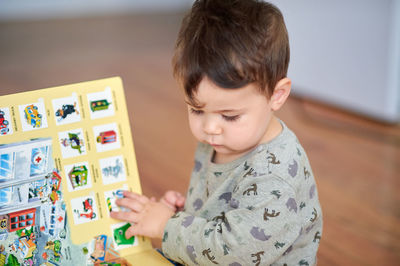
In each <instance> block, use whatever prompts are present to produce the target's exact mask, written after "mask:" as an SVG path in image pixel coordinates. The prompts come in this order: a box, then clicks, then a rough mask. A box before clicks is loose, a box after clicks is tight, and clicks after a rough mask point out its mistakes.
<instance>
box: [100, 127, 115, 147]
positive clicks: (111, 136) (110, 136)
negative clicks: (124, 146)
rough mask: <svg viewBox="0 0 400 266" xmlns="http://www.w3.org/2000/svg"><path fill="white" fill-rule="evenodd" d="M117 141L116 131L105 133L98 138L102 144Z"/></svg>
mask: <svg viewBox="0 0 400 266" xmlns="http://www.w3.org/2000/svg"><path fill="white" fill-rule="evenodd" d="M116 141H117V133H116V132H115V131H114V130H108V131H103V132H101V133H100V134H99V136H97V142H98V143H101V144H108V143H114V142H116Z"/></svg>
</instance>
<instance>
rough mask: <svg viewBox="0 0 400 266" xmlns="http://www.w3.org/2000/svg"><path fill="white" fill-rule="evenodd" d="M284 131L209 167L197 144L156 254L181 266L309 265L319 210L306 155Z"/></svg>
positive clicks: (203, 147) (208, 150) (207, 153)
mask: <svg viewBox="0 0 400 266" xmlns="http://www.w3.org/2000/svg"><path fill="white" fill-rule="evenodd" d="M281 124H282V126H283V130H282V132H281V133H280V135H279V136H277V137H276V138H274V139H273V140H272V141H270V142H269V143H264V144H261V145H259V146H257V147H256V148H255V149H253V150H252V151H251V152H249V153H248V154H246V155H244V156H242V157H241V158H239V159H237V160H235V161H233V162H229V163H225V164H214V163H212V156H213V153H214V151H213V148H212V146H210V145H207V144H203V143H200V144H199V145H198V148H197V150H196V154H195V166H194V169H193V173H192V177H191V181H190V187H189V190H188V193H187V199H186V203H185V209H184V211H181V212H177V213H176V214H175V215H174V216H173V217H172V218H171V219H169V220H168V223H167V225H166V227H165V230H164V237H163V242H162V250H163V252H164V254H165V255H166V256H167V257H169V258H171V259H172V260H174V261H177V262H180V263H182V264H187V265H214V264H220V265H231V266H239V265H243V266H245V265H271V264H272V265H285V264H286V265H314V264H316V253H317V249H318V245H319V241H320V239H321V234H322V213H321V207H320V204H319V201H318V193H317V187H316V183H315V180H314V176H313V174H312V170H311V167H310V164H309V161H308V158H307V155H306V153H305V151H304V149H303V148H302V146H301V145H300V143H299V141H298V139H297V137H296V136H295V135H294V133H293V132H292V131H291V130H290V129H288V128H287V127H286V125H285V124H284V123H283V122H281Z"/></svg>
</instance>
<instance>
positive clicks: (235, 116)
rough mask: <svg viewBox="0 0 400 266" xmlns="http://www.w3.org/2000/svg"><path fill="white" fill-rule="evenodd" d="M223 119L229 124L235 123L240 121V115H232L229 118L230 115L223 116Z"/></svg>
mask: <svg viewBox="0 0 400 266" xmlns="http://www.w3.org/2000/svg"><path fill="white" fill-rule="evenodd" d="M222 117H223V118H224V119H225V120H226V121H229V122H233V121H236V120H238V119H239V117H240V115H232V116H228V115H222Z"/></svg>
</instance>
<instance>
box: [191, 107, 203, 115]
mask: <svg viewBox="0 0 400 266" xmlns="http://www.w3.org/2000/svg"><path fill="white" fill-rule="evenodd" d="M190 112H191V113H192V114H195V115H201V114H202V113H203V111H202V110H197V109H193V108H190Z"/></svg>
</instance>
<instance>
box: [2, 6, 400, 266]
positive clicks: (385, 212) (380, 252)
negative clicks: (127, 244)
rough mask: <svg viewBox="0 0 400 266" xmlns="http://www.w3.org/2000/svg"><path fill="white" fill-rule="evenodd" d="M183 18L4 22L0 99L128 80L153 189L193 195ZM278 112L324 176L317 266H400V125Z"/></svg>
mask: <svg viewBox="0 0 400 266" xmlns="http://www.w3.org/2000/svg"><path fill="white" fill-rule="evenodd" d="M181 17H182V15H181V14H148V15H132V16H121V17H102V18H87V19H73V20H58V21H40V22H38V21H37V22H12V23H11V22H8V23H0V95H4V94H8V93H15V92H22V91H28V90H33V89H40V88H47V87H52V86H57V85H62V84H68V83H75V82H80V81H87V80H94V79H99V78H105V77H111V76H121V77H122V79H123V81H124V87H125V90H126V97H127V102H128V109H129V113H130V123H131V127H132V133H133V137H134V142H135V149H136V154H137V160H138V166H139V172H140V175H141V181H142V188H143V191H144V193H145V194H147V195H149V196H156V197H159V196H161V195H162V194H163V192H164V191H165V190H167V189H176V190H179V191H181V192H182V193H184V192H185V190H186V188H187V186H188V182H189V176H190V172H191V168H192V166H193V161H192V155H193V151H194V148H195V141H194V139H193V138H192V136H191V134H190V131H189V128H188V123H187V121H186V113H185V105H184V102H183V100H182V94H181V92H180V91H179V90H178V88H177V85H176V83H175V81H174V80H173V79H172V76H171V66H170V65H171V64H170V59H171V55H172V49H173V43H174V39H175V37H176V34H177V31H178V28H179V23H180V20H181ZM321 89H323V88H321ZM294 91H295V89H294ZM279 116H280V118H282V119H283V120H284V121H286V123H287V124H288V126H289V127H290V128H292V129H293V130H294V131H295V132H296V133H297V135H298V137H299V139H300V141H301V142H302V144H303V145H304V147H305V149H306V150H307V151H308V155H309V157H310V160H311V164H312V166H313V171H314V174H315V176H316V178H317V183H318V189H319V195H320V201H321V204H322V208H323V213H324V232H323V237H322V240H321V245H320V249H319V253H318V262H319V263H318V264H319V265H400V193H399V192H400V128H399V127H398V126H397V127H396V126H389V125H383V124H379V123H376V122H373V121H369V120H367V119H364V118H362V117H357V116H354V115H350V114H347V113H344V112H340V111H338V110H335V109H332V108H329V107H326V106H323V105H320V104H317V103H313V102H310V101H309V100H307V99H301V98H296V97H293V98H291V99H290V100H289V102H288V104H287V105H286V106H285V107H284V108H283V110H282V111H280V113H279ZM154 244H155V245H159V244H160V243H159V242H157V241H155V242H154Z"/></svg>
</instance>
